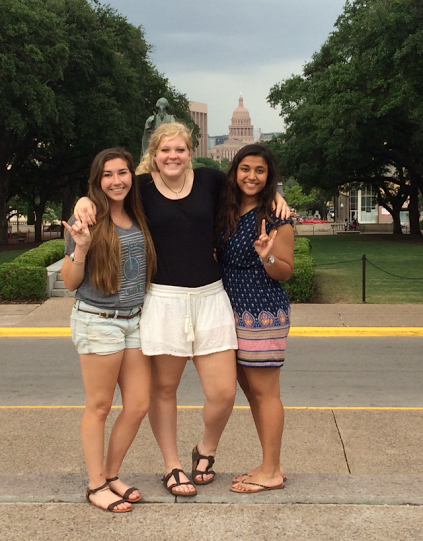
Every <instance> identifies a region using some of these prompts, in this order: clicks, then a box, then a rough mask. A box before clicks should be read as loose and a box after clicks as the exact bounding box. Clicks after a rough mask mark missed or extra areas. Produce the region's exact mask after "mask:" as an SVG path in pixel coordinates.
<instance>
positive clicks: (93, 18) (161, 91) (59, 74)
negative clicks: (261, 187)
mask: <svg viewBox="0 0 423 541" xmlns="http://www.w3.org/2000/svg"><path fill="white" fill-rule="evenodd" d="M1 5H2V8H3V9H2V15H3V25H2V30H1V31H0V51H1V53H0V244H1V243H5V242H7V237H6V225H7V222H6V206H7V200H8V198H10V197H13V196H14V195H16V194H19V196H20V197H24V198H26V199H27V200H28V202H30V203H31V205H32V206H33V208H34V210H35V211H36V215H37V216H38V218H37V219H36V238H40V235H41V220H42V214H43V212H44V207H45V204H46V202H47V201H60V200H61V199H62V203H63V212H64V216H65V218H66V219H67V218H69V212H70V209H71V207H72V205H73V203H74V200H75V197H76V195H77V194H78V193H80V192H81V191H82V192H83V191H84V190H85V187H86V176H87V171H88V168H89V164H90V162H91V160H92V158H93V157H94V155H95V154H96V153H97V152H98V151H100V150H101V149H103V148H106V147H110V146H117V145H120V146H125V147H126V148H128V150H130V151H131V152H132V154H133V155H134V156H135V158H138V156H139V154H140V148H141V139H142V134H143V130H144V124H145V120H146V119H147V117H148V116H149V115H150V114H151V112H152V111H153V110H154V108H155V104H156V101H157V99H158V98H159V97H160V96H165V97H166V98H167V99H168V101H169V103H170V105H171V107H172V112H173V113H174V114H175V116H177V117H178V118H179V119H180V120H182V121H184V122H185V123H186V124H187V125H188V126H190V127H191V128H192V129H193V130H194V139H195V134H196V133H198V127H196V126H195V125H194V122H193V121H192V119H191V117H190V115H189V103H188V101H187V99H186V97H185V96H184V95H183V94H180V93H179V92H177V91H176V90H175V89H174V88H173V87H172V86H171V85H170V84H169V81H168V80H167V79H166V78H165V77H164V76H163V75H161V74H160V73H159V72H158V71H157V70H156V68H155V67H154V65H153V64H152V63H151V61H150V60H149V52H150V49H151V47H150V45H149V44H147V43H146V41H145V39H144V33H143V30H142V28H136V27H135V26H133V25H131V24H129V23H128V22H127V20H126V18H125V17H123V16H121V15H120V14H119V13H118V12H117V11H116V10H114V9H113V8H111V7H110V6H102V5H100V4H99V3H98V2H95V1H94V3H90V2H89V1H88V0H18V1H17V0H1Z"/></svg>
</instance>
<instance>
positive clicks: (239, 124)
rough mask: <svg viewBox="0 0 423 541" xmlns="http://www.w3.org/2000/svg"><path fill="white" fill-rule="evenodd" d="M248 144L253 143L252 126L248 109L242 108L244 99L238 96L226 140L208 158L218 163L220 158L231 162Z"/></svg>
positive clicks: (215, 147)
mask: <svg viewBox="0 0 423 541" xmlns="http://www.w3.org/2000/svg"><path fill="white" fill-rule="evenodd" d="M250 143H254V126H253V125H252V124H251V118H250V113H249V112H248V109H246V108H245V107H244V99H243V97H242V96H240V97H239V103H238V107H237V108H236V109H235V110H234V112H233V114H232V120H231V124H230V126H229V136H228V139H227V140H226V141H224V142H223V144H221V145H215V146H214V147H213V149H212V151H211V153H209V156H210V157H211V158H213V160H216V161H218V162H220V161H222V158H227V159H228V160H230V161H232V160H233V158H234V156H235V154H236V153H237V152H238V150H239V149H240V148H242V147H244V146H245V145H248V144H250Z"/></svg>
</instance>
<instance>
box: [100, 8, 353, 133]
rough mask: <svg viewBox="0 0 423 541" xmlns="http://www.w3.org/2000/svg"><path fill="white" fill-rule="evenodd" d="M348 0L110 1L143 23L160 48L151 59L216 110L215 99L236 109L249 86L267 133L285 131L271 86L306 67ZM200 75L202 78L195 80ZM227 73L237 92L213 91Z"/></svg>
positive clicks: (219, 126) (221, 126)
mask: <svg viewBox="0 0 423 541" xmlns="http://www.w3.org/2000/svg"><path fill="white" fill-rule="evenodd" d="M344 3H345V0H255V1H247V0H214V1H213V2H201V1H200V0H197V1H196V2H193V1H192V0H190V1H188V0H179V1H178V2H175V1H174V0H172V1H169V0H163V1H162V2H156V1H154V2H153V1H149V2H148V1H147V2H146V1H144V2H140V1H139V0H111V1H110V2H109V4H110V5H111V6H113V7H115V8H116V9H117V10H118V11H119V12H120V13H122V14H123V15H125V16H126V17H127V18H128V20H129V22H131V23H132V24H134V25H137V26H139V25H141V26H142V27H143V28H144V30H145V35H146V40H147V42H148V43H149V44H151V45H152V46H153V50H152V53H151V60H152V61H153V62H154V64H155V65H156V66H157V68H158V70H159V71H160V72H162V73H164V74H165V75H166V77H168V79H169V81H170V82H171V84H173V85H174V86H176V87H177V88H178V89H179V90H181V91H182V92H184V93H186V94H187V97H188V98H189V99H191V100H193V101H204V102H206V103H208V104H209V109H210V107H211V108H212V109H213V108H214V104H213V100H215V101H218V102H219V111H220V110H223V109H224V110H228V109H229V110H230V111H231V112H232V110H233V109H234V108H235V106H236V103H235V104H234V101H236V99H237V98H236V96H234V88H235V87H236V86H239V87H240V88H239V89H238V90H237V92H239V90H243V91H245V92H246V93H247V92H248V93H249V96H250V100H249V101H250V103H251V104H252V107H253V104H255V103H256V102H257V104H258V103H260V105H259V107H258V108H257V114H258V115H259V120H258V121H255V124H256V125H260V126H261V127H262V128H263V129H264V130H265V131H266V130H267V131H274V130H276V129H277V128H276V126H279V129H280V120H278V121H277V124H276V122H274V121H273V120H270V118H273V119H275V118H276V120H277V115H276V114H275V112H274V111H272V112H270V111H269V110H268V109H269V106H268V104H266V96H267V94H268V92H269V89H270V87H271V86H273V85H274V84H275V83H277V82H278V81H280V80H281V79H282V78H283V77H287V76H289V75H290V74H291V73H292V71H287V70H292V69H293V68H294V70H295V72H296V73H299V72H301V67H302V66H303V64H304V63H305V62H306V61H308V60H310V59H311V56H312V55H313V53H314V52H316V51H318V50H319V49H320V47H321V46H322V45H323V43H324V42H325V40H326V39H327V37H328V35H329V33H330V32H331V31H332V30H333V26H334V23H335V21H336V19H337V17H338V16H339V15H340V14H341V13H342V11H343V6H344ZM196 74H198V78H201V79H202V81H203V83H201V82H198V81H197V84H196V77H195V75H196ZM182 75H183V76H182ZM222 76H225V77H227V81H228V85H227V87H228V88H227V91H228V92H229V91H230V95H227V96H226V95H225V88H224V86H223V88H222V86H220V92H216V88H213V90H210V87H211V86H213V80H214V79H216V78H217V79H218V80H219V81H220V82H222V81H223V80H225V78H224V77H223V79H222ZM259 77H260V80H259ZM237 82H239V84H238V85H237ZM246 86H247V87H249V88H247V89H246ZM258 87H260V88H258ZM216 109H217V108H216ZM259 111H260V112H259ZM269 114H271V115H272V117H270V116H268V115H269ZM218 116H219V113H217V114H216V115H214V117H213V119H212V118H210V123H209V124H210V126H213V128H211V132H213V131H214V132H218V131H225V130H226V129H227V125H228V123H229V121H230V118H227V113H226V116H225V119H226V120H223V116H222V117H221V118H220V119H219V120H217V118H218ZM266 118H269V121H268V124H266V126H265V125H264V124H262V123H261V121H262V120H263V122H267V121H265V119H266ZM215 121H216V127H214V122H215ZM253 121H254V119H253Z"/></svg>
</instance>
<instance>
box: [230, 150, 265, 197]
mask: <svg viewBox="0 0 423 541" xmlns="http://www.w3.org/2000/svg"><path fill="white" fill-rule="evenodd" d="M268 172H269V168H268V166H267V163H266V160H265V159H264V158H262V157H261V156H246V157H245V158H243V159H242V160H241V161H240V162H239V165H238V169H237V171H236V182H237V184H238V187H239V189H240V190H241V192H242V193H243V196H246V197H248V199H249V200H255V199H256V198H257V194H258V193H260V192H261V191H262V189H263V188H264V187H265V186H266V182H267V175H268Z"/></svg>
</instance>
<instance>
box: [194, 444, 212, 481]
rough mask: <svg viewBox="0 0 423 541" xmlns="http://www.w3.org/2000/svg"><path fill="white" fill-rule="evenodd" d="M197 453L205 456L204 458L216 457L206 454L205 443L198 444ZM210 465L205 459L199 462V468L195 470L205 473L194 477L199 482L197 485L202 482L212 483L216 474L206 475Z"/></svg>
mask: <svg viewBox="0 0 423 541" xmlns="http://www.w3.org/2000/svg"><path fill="white" fill-rule="evenodd" d="M197 452H198V454H200V455H204V456H214V455H211V454H210V455H209V454H207V453H206V452H204V448H203V443H202V442H201V443H198V444H197ZM208 465H209V461H208V460H207V459H205V458H202V459H201V460H199V461H198V463H197V466H196V467H195V468H193V469H196V470H199V471H204V473H202V474H198V475H196V476H195V477H194V479H195V481H197V483H201V482H204V481H211V480H212V479H213V477H214V476H215V474H214V473H206V468H207V466H208Z"/></svg>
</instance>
